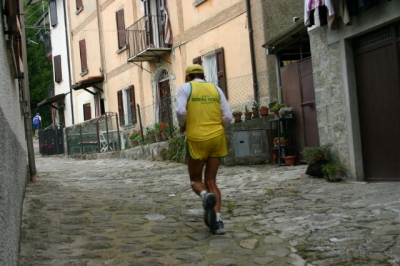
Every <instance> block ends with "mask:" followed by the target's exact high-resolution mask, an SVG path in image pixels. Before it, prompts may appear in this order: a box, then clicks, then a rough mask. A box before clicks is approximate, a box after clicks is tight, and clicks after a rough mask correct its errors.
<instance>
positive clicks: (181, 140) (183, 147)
mask: <svg viewBox="0 0 400 266" xmlns="http://www.w3.org/2000/svg"><path fill="white" fill-rule="evenodd" d="M161 156H162V158H163V159H164V160H172V161H176V162H178V163H186V162H187V142H186V140H185V136H182V135H177V136H175V137H172V138H170V139H169V140H168V148H167V149H164V150H162V151H161Z"/></svg>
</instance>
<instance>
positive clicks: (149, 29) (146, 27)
mask: <svg viewBox="0 0 400 266" xmlns="http://www.w3.org/2000/svg"><path fill="white" fill-rule="evenodd" d="M164 21H165V16H144V17H142V18H141V19H139V20H138V21H136V22H135V23H134V24H132V25H131V26H129V27H128V28H127V29H126V39H127V45H128V58H131V57H133V56H135V55H137V54H140V53H141V52H143V51H144V50H146V49H147V48H155V49H157V48H168V44H166V43H165V42H164V40H165V36H164V35H165V29H164V25H163V24H164Z"/></svg>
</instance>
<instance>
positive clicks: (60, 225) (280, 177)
mask: <svg viewBox="0 0 400 266" xmlns="http://www.w3.org/2000/svg"><path fill="white" fill-rule="evenodd" d="M36 160H37V169H38V178H39V180H40V181H39V182H37V183H29V184H28V186H27V191H26V197H25V202H24V209H23V222H22V232H21V253H20V264H19V265H20V266H26V265H34V266H38V265H40V266H42V265H56V266H63V265H76V266H78V265H79V266H81V265H82V266H83V265H87V266H95V265H96V266H97V265H296V266H297V265H298V266H301V265H400V237H399V234H400V198H399V192H400V183H369V184H367V183H362V182H349V181H346V182H342V183H328V182H326V181H325V180H322V179H314V178H310V177H307V176H305V175H304V172H305V169H306V166H305V165H300V166H283V167H275V166H271V165H255V166H233V167H226V166H222V167H221V169H220V171H219V175H218V184H219V186H220V189H221V191H222V195H223V209H222V218H223V220H224V222H225V227H226V231H227V233H226V235H224V236H214V235H212V234H210V233H209V232H208V230H207V228H206V226H205V225H204V224H203V218H202V214H203V210H202V205H201V201H200V198H199V197H198V196H196V195H195V194H194V193H193V192H192V190H191V188H190V183H189V181H188V174H187V169H186V166H185V165H182V164H179V163H173V162H162V161H150V160H132V159H108V158H102V159H95V160H77V159H72V158H67V157H63V156H40V155H36Z"/></svg>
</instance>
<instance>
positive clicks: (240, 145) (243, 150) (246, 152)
mask: <svg viewBox="0 0 400 266" xmlns="http://www.w3.org/2000/svg"><path fill="white" fill-rule="evenodd" d="M233 139H234V140H233V141H234V149H235V157H246V156H257V155H265V154H267V141H266V139H267V136H266V131H265V130H242V131H234V132H233Z"/></svg>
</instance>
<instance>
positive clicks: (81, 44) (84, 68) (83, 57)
mask: <svg viewBox="0 0 400 266" xmlns="http://www.w3.org/2000/svg"><path fill="white" fill-rule="evenodd" d="M79 50H80V54H81V69H82V72H85V71H87V70H88V65H87V57H86V42H85V39H83V40H80V41H79Z"/></svg>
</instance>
